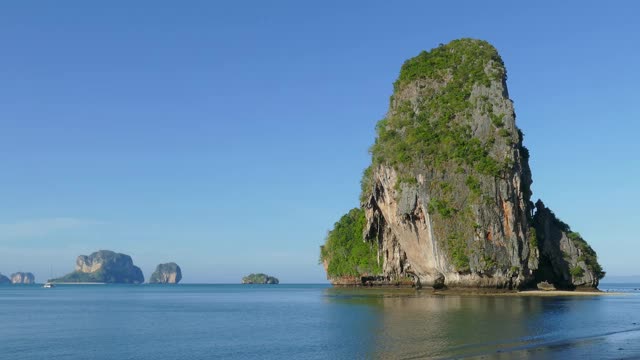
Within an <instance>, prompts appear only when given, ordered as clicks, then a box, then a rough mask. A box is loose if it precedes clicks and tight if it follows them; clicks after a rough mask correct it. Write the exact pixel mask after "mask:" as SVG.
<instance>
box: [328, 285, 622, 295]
mask: <svg viewBox="0 0 640 360" xmlns="http://www.w3.org/2000/svg"><path fill="white" fill-rule="evenodd" d="M332 288H333V289H337V290H348V289H352V290H361V291H364V292H366V291H372V292H376V291H377V292H380V291H381V292H384V293H389V294H391V293H395V294H398V295H400V294H406V295H409V294H414V295H418V296H430V295H440V296H447V295H448V296H515V297H534V296H537V297H554V296H620V295H629V294H628V293H624V292H612V291H601V290H598V289H578V290H540V289H529V290H509V289H491V288H449V289H432V288H422V289H416V288H409V287H402V286H398V287H392V286H344V285H340V286H333V287H332Z"/></svg>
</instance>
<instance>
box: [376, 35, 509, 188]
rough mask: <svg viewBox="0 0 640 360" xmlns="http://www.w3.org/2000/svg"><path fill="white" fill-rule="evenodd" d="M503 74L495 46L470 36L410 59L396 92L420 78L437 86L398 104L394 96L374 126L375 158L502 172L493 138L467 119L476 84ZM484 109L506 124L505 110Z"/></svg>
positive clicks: (399, 164)
mask: <svg viewBox="0 0 640 360" xmlns="http://www.w3.org/2000/svg"><path fill="white" fill-rule="evenodd" d="M504 74H505V70H504V65H503V63H502V59H501V58H500V56H499V55H498V52H497V51H496V49H495V48H494V47H493V46H491V45H490V44H489V43H487V42H485V41H479V40H472V39H461V40H454V41H452V42H451V43H449V44H447V45H441V46H440V47H438V48H435V49H433V50H431V51H430V52H422V53H421V54H420V55H418V56H416V57H414V58H412V59H410V60H408V61H406V62H405V63H404V65H403V66H402V70H401V71H400V76H399V78H398V80H397V81H396V83H395V84H394V87H395V90H396V94H397V93H398V92H400V91H402V88H403V86H404V85H406V84H408V83H410V82H411V81H414V80H419V79H428V81H434V82H436V83H437V84H438V85H435V86H434V87H435V88H438V90H433V92H432V93H431V94H430V95H431V96H430V97H429V99H428V101H423V102H421V103H411V102H409V101H402V102H401V103H400V104H396V105H394V102H395V100H394V98H393V97H392V104H391V107H392V109H394V110H393V111H391V112H390V115H389V116H388V117H387V118H385V119H383V120H381V121H380V122H378V124H377V126H376V131H377V134H378V137H377V139H376V142H375V144H374V145H373V147H372V148H371V153H372V155H373V164H374V165H377V164H381V163H384V164H389V165H392V166H393V167H394V168H396V170H399V171H400V172H406V171H410V170H411V169H410V167H416V165H417V164H423V165H424V164H429V165H430V166H435V167H436V168H442V167H444V166H445V165H446V164H450V163H453V164H454V165H469V166H470V167H472V168H474V169H475V170H476V171H478V172H479V173H481V174H486V175H492V176H499V175H500V174H501V172H502V171H503V170H504V164H501V163H500V162H499V161H498V160H496V159H495V158H493V157H492V156H491V155H490V150H491V147H492V146H493V144H494V141H495V140H494V139H491V140H489V141H486V142H484V143H483V142H482V141H480V139H478V138H475V137H473V134H472V130H471V126H470V125H469V121H467V120H470V118H471V110H472V109H473V108H474V107H475V106H476V105H477V104H475V103H474V102H472V101H471V100H470V97H471V92H472V90H473V87H474V85H483V86H490V85H491V81H492V80H500V81H501V80H502V77H503V76H504ZM394 97H395V95H394ZM485 111H486V113H487V115H489V116H491V117H492V118H495V119H496V120H495V121H494V123H496V124H499V125H501V126H504V124H503V123H502V117H503V116H504V115H503V114H493V109H492V107H490V106H489V107H486V110H485ZM501 126H500V127H501ZM501 130H504V129H502V128H501ZM498 134H499V133H498ZM407 165H411V166H407ZM405 168H406V169H405ZM403 170H404V171H403Z"/></svg>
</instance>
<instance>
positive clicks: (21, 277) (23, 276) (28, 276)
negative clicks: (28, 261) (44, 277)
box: [11, 272, 36, 284]
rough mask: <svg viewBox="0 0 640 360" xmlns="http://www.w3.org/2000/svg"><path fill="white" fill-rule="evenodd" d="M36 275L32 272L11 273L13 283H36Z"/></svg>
mask: <svg viewBox="0 0 640 360" xmlns="http://www.w3.org/2000/svg"><path fill="white" fill-rule="evenodd" d="M35 282H36V280H35V276H33V274H32V273H30V272H17V273H13V274H11V283H12V284H35Z"/></svg>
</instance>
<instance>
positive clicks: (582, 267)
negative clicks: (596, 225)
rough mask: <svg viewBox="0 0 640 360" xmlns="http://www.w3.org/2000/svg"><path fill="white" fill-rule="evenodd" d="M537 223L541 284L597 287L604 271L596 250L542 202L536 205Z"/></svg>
mask: <svg viewBox="0 0 640 360" xmlns="http://www.w3.org/2000/svg"><path fill="white" fill-rule="evenodd" d="M534 224H535V228H536V232H537V234H538V237H537V238H538V242H539V247H540V255H541V266H540V271H538V272H537V273H536V279H537V281H547V282H549V283H552V284H553V285H554V286H555V287H556V288H565V289H566V288H580V287H587V288H595V287H597V286H598V283H599V282H600V279H601V278H602V277H603V276H604V271H602V268H601V267H600V264H598V261H597V256H596V253H595V251H593V249H592V248H591V246H589V244H587V242H586V241H585V240H584V239H582V236H580V234H579V233H576V232H572V231H571V228H570V227H569V225H567V224H565V223H564V222H562V221H561V220H559V219H558V218H556V216H555V214H554V213H553V212H552V211H551V210H549V209H548V208H546V207H545V206H544V204H543V203H542V201H540V200H538V202H537V203H536V214H535V216H534Z"/></svg>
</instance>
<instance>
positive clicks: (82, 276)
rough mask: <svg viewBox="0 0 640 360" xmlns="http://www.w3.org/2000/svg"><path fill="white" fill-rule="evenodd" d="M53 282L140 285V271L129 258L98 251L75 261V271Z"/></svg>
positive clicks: (106, 251)
mask: <svg viewBox="0 0 640 360" xmlns="http://www.w3.org/2000/svg"><path fill="white" fill-rule="evenodd" d="M52 281H54V282H76V283H77V282H98V283H114V284H141V283H143V282H144V276H143V275H142V270H140V268H139V267H137V266H135V265H133V260H131V256H129V255H125V254H120V253H116V252H113V251H110V250H100V251H97V252H94V253H93V254H91V255H89V256H86V255H80V256H78V258H77V259H76V270H75V271H74V272H72V273H70V274H67V275H65V276H63V277H61V278H58V279H53V280H52Z"/></svg>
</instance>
